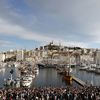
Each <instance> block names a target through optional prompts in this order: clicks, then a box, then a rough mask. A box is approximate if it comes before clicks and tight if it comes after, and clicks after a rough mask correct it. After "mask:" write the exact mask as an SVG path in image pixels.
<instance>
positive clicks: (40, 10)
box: [0, 0, 100, 51]
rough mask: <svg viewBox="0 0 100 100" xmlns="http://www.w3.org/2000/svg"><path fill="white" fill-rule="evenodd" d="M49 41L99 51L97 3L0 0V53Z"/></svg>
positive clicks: (86, 0)
mask: <svg viewBox="0 0 100 100" xmlns="http://www.w3.org/2000/svg"><path fill="white" fill-rule="evenodd" d="M51 41H53V42H54V43H58V44H59V43H61V44H62V45H65V46H80V47H84V48H100V0H0V51H6V50H10V49H33V48H36V47H39V46H41V45H45V44H48V43H49V42H51Z"/></svg>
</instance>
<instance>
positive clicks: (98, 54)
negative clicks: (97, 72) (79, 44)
mask: <svg viewBox="0 0 100 100" xmlns="http://www.w3.org/2000/svg"><path fill="white" fill-rule="evenodd" d="M96 64H97V65H100V50H97V51H96Z"/></svg>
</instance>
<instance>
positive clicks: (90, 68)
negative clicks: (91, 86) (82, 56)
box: [86, 67, 95, 72]
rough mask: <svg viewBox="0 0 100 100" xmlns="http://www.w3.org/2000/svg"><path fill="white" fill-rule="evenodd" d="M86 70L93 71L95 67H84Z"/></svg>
mask: <svg viewBox="0 0 100 100" xmlns="http://www.w3.org/2000/svg"><path fill="white" fill-rule="evenodd" d="M86 71H88V72H94V71H95V68H94V67H88V68H87V69H86Z"/></svg>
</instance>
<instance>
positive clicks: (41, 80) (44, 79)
mask: <svg viewBox="0 0 100 100" xmlns="http://www.w3.org/2000/svg"><path fill="white" fill-rule="evenodd" d="M33 86H35V87H42V86H53V87H54V86H55V87H61V86H66V84H65V82H64V81H63V79H62V76H60V75H58V74H57V71H56V70H55V69H52V68H49V69H40V71H39V75H38V76H37V77H36V78H35V79H34V81H33Z"/></svg>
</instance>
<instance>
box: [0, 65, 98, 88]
mask: <svg viewBox="0 0 100 100" xmlns="http://www.w3.org/2000/svg"><path fill="white" fill-rule="evenodd" d="M11 69H13V71H14V72H13V75H12V78H13V79H14V80H15V79H16V81H17V82H19V78H20V79H21V86H28V87H30V86H31V87H34V86H35V87H44V86H47V87H49V86H53V87H54V86H55V87H61V86H64V87H65V86H69V83H67V82H66V80H64V79H63V75H62V74H59V73H58V72H57V69H55V68H37V67H34V74H31V73H29V74H28V72H27V73H24V74H22V75H21V76H20V70H19V69H18V67H6V68H2V69H0V70H1V71H0V86H1V87H4V80H5V79H9V77H10V75H11V74H10V71H11ZM71 73H72V78H73V80H74V81H73V82H71V84H70V85H71V86H73V87H74V86H79V85H80V84H81V85H82V84H85V83H87V85H90V84H92V85H96V86H99V84H100V81H99V80H100V78H99V74H95V73H89V72H88V71H85V70H84V71H81V70H80V69H79V67H75V68H72V72H71ZM18 77H19V78H18ZM80 79H81V81H80ZM95 80H97V81H95ZM82 81H83V82H82ZM18 84H19V83H18ZM18 84H17V87H18ZM19 86H20V85H19Z"/></svg>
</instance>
